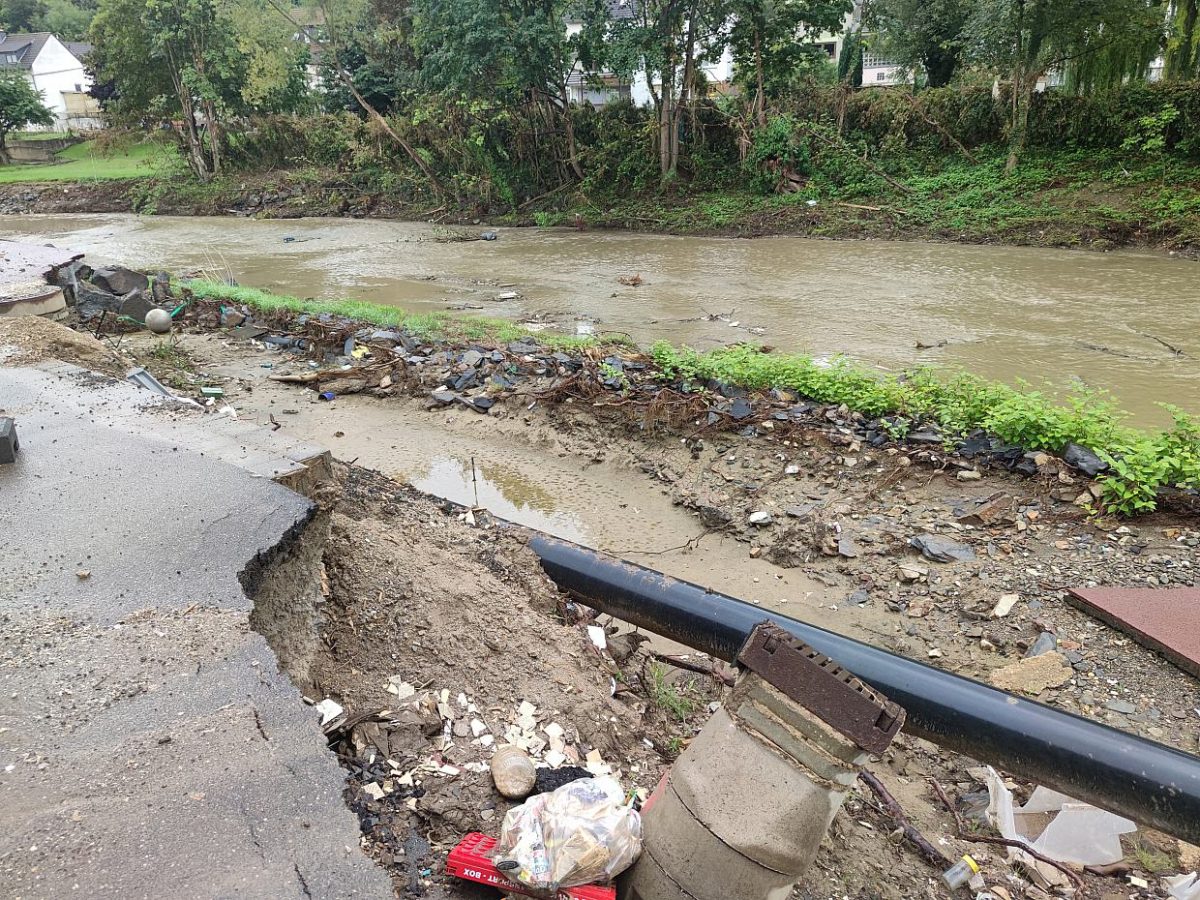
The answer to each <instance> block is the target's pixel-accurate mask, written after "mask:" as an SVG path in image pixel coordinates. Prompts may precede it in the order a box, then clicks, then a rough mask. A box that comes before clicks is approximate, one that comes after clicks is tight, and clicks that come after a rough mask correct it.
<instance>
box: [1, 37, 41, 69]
mask: <svg viewBox="0 0 1200 900" xmlns="http://www.w3.org/2000/svg"><path fill="white" fill-rule="evenodd" d="M52 36H53V35H51V34H50V32H48V31H42V32H38V33H37V34H5V33H4V32H0V69H32V68H33V61H34V60H35V59H37V58H38V54H39V53H41V52H42V48H43V47H44V46H46V41H48V40H50V38H51V37H52Z"/></svg>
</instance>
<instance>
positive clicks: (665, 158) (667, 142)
mask: <svg viewBox="0 0 1200 900" xmlns="http://www.w3.org/2000/svg"><path fill="white" fill-rule="evenodd" d="M669 68H670V72H667V71H666V69H665V68H664V71H663V88H662V101H661V102H660V103H659V114H658V166H659V171H660V173H661V174H662V177H663V178H664V179H665V178H666V177H667V175H668V173H669V172H670V171H671V123H672V122H674V121H675V115H674V113H673V112H672V109H671V107H672V106H673V98H674V95H675V86H674V85H673V84H671V85H668V84H667V79H668V78H670V79H671V81H674V80H675V67H674V66H670V67H669Z"/></svg>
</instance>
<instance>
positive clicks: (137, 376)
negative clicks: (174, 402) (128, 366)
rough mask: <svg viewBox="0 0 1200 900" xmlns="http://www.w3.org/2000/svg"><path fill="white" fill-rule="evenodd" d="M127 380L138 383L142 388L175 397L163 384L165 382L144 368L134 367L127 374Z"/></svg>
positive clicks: (164, 395)
mask: <svg viewBox="0 0 1200 900" xmlns="http://www.w3.org/2000/svg"><path fill="white" fill-rule="evenodd" d="M125 380H126V381H128V382H130V383H131V384H136V385H137V386H138V387H140V388H145V389H146V390H148V391H153V392H154V393H156V394H160V395H162V396H163V397H173V396H174V395H173V394H172V393H171V392H170V391H169V390H167V389H166V387H164V386H163V383H162V382H161V381H159V380H158V379H157V378H155V377H154V376H153V375H151V374H150V373H149V372H147V371H146V370H145V369H143V368H140V367H139V368H137V369H132V370H130V372H129V373H128V374H127V375H126V376H125Z"/></svg>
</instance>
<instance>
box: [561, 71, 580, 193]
mask: <svg viewBox="0 0 1200 900" xmlns="http://www.w3.org/2000/svg"><path fill="white" fill-rule="evenodd" d="M560 88H561V90H560V93H559V97H560V99H561V100H562V117H563V126H564V127H565V129H566V133H567V160H568V161H569V162H570V164H571V171H572V172H574V173H575V177H576V178H578V179H579V180H580V181H583V166H581V165H580V164H579V148H578V146H577V145H576V143H575V120H574V119H572V118H571V97H570V94H568V93H567V84H566V82H565V81H564V82H563V83H562V85H560Z"/></svg>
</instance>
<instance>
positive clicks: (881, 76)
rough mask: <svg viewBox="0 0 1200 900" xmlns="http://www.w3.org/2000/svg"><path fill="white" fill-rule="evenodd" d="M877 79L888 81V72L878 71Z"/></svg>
mask: <svg viewBox="0 0 1200 900" xmlns="http://www.w3.org/2000/svg"><path fill="white" fill-rule="evenodd" d="M875 80H876V81H887V72H876V73H875Z"/></svg>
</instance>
